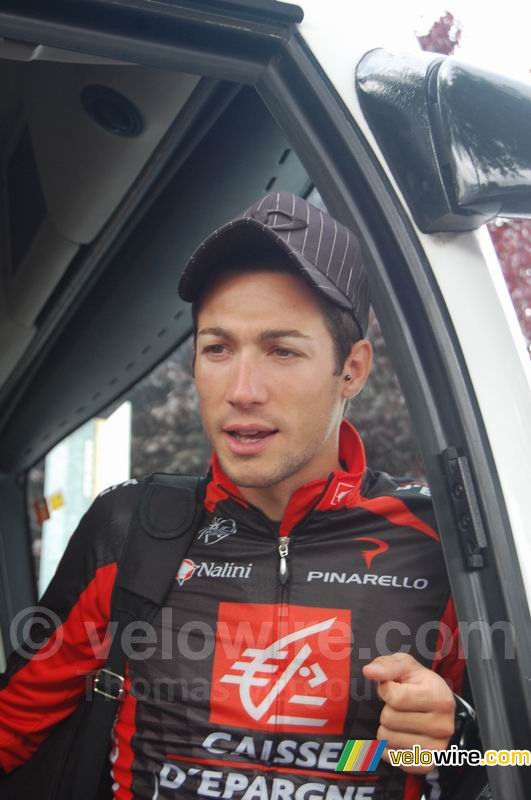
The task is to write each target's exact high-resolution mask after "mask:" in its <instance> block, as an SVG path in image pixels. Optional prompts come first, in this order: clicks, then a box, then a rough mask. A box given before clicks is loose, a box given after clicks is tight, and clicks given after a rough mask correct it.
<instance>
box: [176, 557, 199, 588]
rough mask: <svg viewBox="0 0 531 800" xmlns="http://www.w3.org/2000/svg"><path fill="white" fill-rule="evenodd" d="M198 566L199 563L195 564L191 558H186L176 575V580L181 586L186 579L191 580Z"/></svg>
mask: <svg viewBox="0 0 531 800" xmlns="http://www.w3.org/2000/svg"><path fill="white" fill-rule="evenodd" d="M198 568H199V564H194V562H193V561H192V559H191V558H185V559H184V561H183V562H182V564H181V566H180V567H179V571H178V572H177V575H176V576H175V580H176V581H177V583H178V584H179V586H182V585H183V583H184V582H185V581H189V580H190V578H193V576H194V573H195V571H196V569H198Z"/></svg>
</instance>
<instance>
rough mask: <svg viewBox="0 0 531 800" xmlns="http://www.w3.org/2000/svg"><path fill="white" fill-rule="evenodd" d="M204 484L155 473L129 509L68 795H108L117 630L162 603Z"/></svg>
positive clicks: (121, 665)
mask: <svg viewBox="0 0 531 800" xmlns="http://www.w3.org/2000/svg"><path fill="white" fill-rule="evenodd" d="M205 486H206V479H205V478H199V477H196V476H192V475H170V474H164V473H155V474H153V475H151V476H150V477H149V478H148V479H147V481H146V483H145V486H144V487H143V492H142V494H141V497H140V500H139V502H138V504H137V506H136V508H133V509H131V516H130V523H129V532H128V535H127V540H126V542H125V544H124V549H123V551H122V555H121V558H120V563H119V565H118V573H117V576H116V581H115V586H114V591H113V596H112V602H111V616H112V620H113V621H114V622H115V623H118V624H117V628H116V631H115V633H114V636H113V640H112V644H111V648H110V651H109V655H108V658H107V661H106V663H105V667H104V668H102V669H100V670H99V671H98V674H97V680H96V683H95V687H94V692H93V695H92V702H91V706H92V707H91V710H90V714H89V716H88V722H87V723H86V724H85V725H84V730H83V731H82V733H81V736H80V738H79V740H78V741H77V742H76V744H75V750H76V752H75V753H72V756H73V759H74V763H75V774H74V777H73V781H74V782H73V783H70V784H69V789H68V791H69V797H70V798H72V797H75V798H76V800H96V798H98V799H99V798H103V797H106V796H108V797H109V798H110V797H111V795H110V794H108V792H109V791H110V782H109V781H108V777H107V773H108V772H109V770H110V766H109V764H108V755H109V747H110V734H111V729H112V725H113V722H114V718H115V716H116V712H117V709H118V704H119V702H120V700H121V699H122V698H123V692H122V686H123V676H124V671H125V653H124V651H123V649H122V646H121V640H122V632H123V630H124V628H125V626H126V625H127V624H129V623H130V622H132V621H142V622H151V620H152V619H153V618H154V616H155V614H156V613H157V611H158V610H159V609H160V608H161V606H162V605H163V603H164V600H165V598H166V596H167V594H168V592H169V590H170V588H171V585H172V582H173V580H174V579H175V575H176V574H177V571H178V569H179V567H180V565H181V562H182V560H183V558H184V556H185V554H186V551H187V550H188V547H189V545H190V542H191V540H192V538H193V536H194V534H195V532H196V531H197V529H198V527H199V524H200V520H201V517H202V513H203V496H204V491H205ZM122 518H123V517H122ZM100 779H101V783H100ZM102 787H103V788H102ZM61 800H62V798H61ZM65 800H66V796H65Z"/></svg>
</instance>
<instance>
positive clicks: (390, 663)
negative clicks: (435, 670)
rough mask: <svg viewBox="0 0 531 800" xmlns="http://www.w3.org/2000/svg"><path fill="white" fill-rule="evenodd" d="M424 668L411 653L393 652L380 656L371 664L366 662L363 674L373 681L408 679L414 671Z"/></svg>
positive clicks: (400, 680)
mask: <svg viewBox="0 0 531 800" xmlns="http://www.w3.org/2000/svg"><path fill="white" fill-rule="evenodd" d="M419 669H423V667H422V664H419V662H418V661H415V659H414V658H413V656H410V655H409V653H392V654H391V655H390V656H378V657H377V658H375V659H374V660H373V661H371V662H370V664H365V666H364V667H363V674H364V675H365V677H366V678H368V679H369V680H371V681H397V682H399V683H400V682H402V681H406V680H407V679H408V678H409V677H410V676H411V675H412V674H413V673H414V672H417V671H418V670H419Z"/></svg>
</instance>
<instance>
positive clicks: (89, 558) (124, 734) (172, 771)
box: [0, 422, 464, 800]
mask: <svg viewBox="0 0 531 800" xmlns="http://www.w3.org/2000/svg"><path fill="white" fill-rule="evenodd" d="M339 456H340V462H341V464H342V465H343V466H344V469H343V470H340V471H336V472H334V473H332V474H331V475H330V476H329V477H328V479H327V480H323V481H314V482H312V483H309V484H307V485H305V486H303V487H301V488H299V489H298V490H297V491H295V492H294V494H293V495H292V497H291V499H290V501H289V504H288V507H287V509H286V512H285V514H284V517H283V519H282V520H281V522H280V523H274V522H272V521H270V520H269V519H268V518H267V517H266V516H265V515H264V514H263V513H262V512H261V511H259V510H258V509H257V508H255V507H252V506H250V505H249V504H248V503H246V502H245V500H244V499H243V497H242V496H241V494H240V492H239V491H238V489H237V487H236V486H235V485H234V484H232V483H231V482H230V481H229V480H228V479H227V477H226V476H225V475H224V474H223V471H222V469H221V467H220V465H219V463H218V460H217V458H216V456H215V454H214V456H213V461H212V468H211V473H210V480H209V483H208V487H207V493H206V498H205V501H204V502H205V513H204V519H203V520H202V523H201V526H200V528H199V530H198V532H197V534H196V536H195V539H194V541H193V543H192V545H191V547H190V549H189V551H188V553H187V556H186V558H185V559H184V561H183V562H182V565H181V567H180V568H179V570H178V573H177V575H176V576H175V581H174V584H173V586H172V587H171V589H170V592H169V595H168V598H167V601H166V604H165V607H164V608H163V609H162V610H161V611H160V613H159V614H158V615H157V617H156V618H155V620H154V622H153V626H152V628H151V629H149V630H148V631H147V632H146V633H145V634H144V638H143V639H142V636H141V635H140V633H141V632H139V631H136V634H137V637H138V641H137V643H136V644H135V645H134V650H133V652H131V653H130V654H129V656H128V660H127V672H126V683H125V690H126V695H125V700H124V701H123V702H122V703H121V705H120V710H119V713H118V715H117V719H116V722H115V725H114V729H113V748H112V752H111V754H110V760H111V769H112V776H113V780H114V795H115V798H117V800H130V798H145V799H146V800H148V798H149V800H176V798H179V800H181V798H184V800H187V799H188V798H192V797H206V798H224V800H322V799H323V800H363V799H364V798H372V799H373V800H381V799H382V798H387V800H398V798H400V799H401V800H404V799H406V800H413V798H419V797H420V795H421V786H422V779H421V778H419V777H416V776H411V775H406V773H404V772H403V771H401V770H400V769H398V768H394V767H391V766H389V765H388V764H386V763H385V762H383V761H380V763H379V765H378V767H377V769H376V771H375V772H358V773H348V772H335V767H336V766H337V764H338V761H339V758H340V756H341V753H342V751H343V749H344V747H345V745H346V743H347V741H348V740H349V739H365V740H367V739H375V738H376V734H377V730H378V725H379V716H380V713H381V709H382V705H383V704H382V702H381V701H380V700H379V698H378V696H377V693H376V686H375V684H374V683H373V682H371V681H367V680H366V679H365V678H364V677H363V675H362V672H361V669H362V666H363V665H364V664H367V663H368V662H369V661H371V660H372V659H373V658H374V657H376V656H377V655H382V654H388V653H392V652H397V651H399V650H401V649H403V650H404V649H405V650H407V651H408V652H410V653H411V654H412V655H413V656H414V657H415V658H416V659H417V660H418V661H420V663H422V664H423V665H425V666H427V667H429V668H433V669H436V670H437V671H439V672H440V674H442V675H443V676H444V677H445V678H446V680H447V681H448V682H449V683H450V685H451V687H452V688H453V689H454V690H455V691H456V692H459V691H460V688H461V680H462V676H463V667H464V661H463V660H462V659H461V658H459V656H458V643H457V622H456V618H455V613H454V609H453V604H452V601H451V598H450V595H449V588H448V583H447V577H446V570H445V565H444V561H443V557H442V553H441V547H440V542H439V537H438V535H437V533H436V531H435V527H434V517H433V511H432V506H431V501H430V496H429V490H428V489H427V487H425V486H422V485H421V484H419V483H415V482H411V481H399V480H397V479H393V478H391V477H390V476H389V475H387V474H386V473H382V472H380V473H377V472H373V471H371V470H370V469H368V468H367V467H366V464H365V455H364V449H363V445H362V443H361V440H360V438H359V436H358V434H357V432H356V431H355V429H354V428H353V427H352V426H350V425H349V424H348V423H346V422H344V423H343V424H342V427H341V436H340V452H339ZM141 489H142V486H141V484H138V483H136V482H129V483H128V484H124V485H121V486H119V487H116V488H115V489H114V491H113V490H107V491H106V492H104V493H103V494H102V495H100V497H99V498H97V499H96V500H95V502H94V503H93V504H92V506H91V508H90V509H89V511H88V512H87V513H86V514H85V516H84V517H83V519H82V521H81V523H80V525H79V527H78V529H77V531H76V532H75V534H74V535H73V537H72V538H71V540H70V542H69V545H68V547H67V550H66V552H65V555H64V557H63V559H62V561H61V563H60V565H59V567H58V570H57V573H56V576H55V577H54V579H53V581H52V583H51V584H50V587H49V589H48V590H47V592H46V593H45V595H44V597H43V598H42V601H41V603H40V605H41V606H43V607H46V608H49V609H51V610H52V611H53V612H54V613H55V614H56V615H57V616H58V618H59V621H60V624H59V625H58V626H57V628H56V630H55V632H54V634H53V636H52V637H51V638H50V639H49V641H48V642H47V643H46V645H45V646H44V647H43V648H42V649H41V650H40V651H39V658H38V659H37V658H35V657H33V658H31V657H25V658H24V657H22V656H20V655H16V654H15V655H13V656H12V657H11V658H10V661H9V666H8V671H7V673H6V674H5V676H4V677H3V678H2V684H1V686H2V688H1V690H0V720H2V723H1V729H0V766H1V767H2V769H4V770H6V771H9V770H11V769H13V768H14V767H15V766H17V765H19V764H21V763H23V762H24V761H25V760H26V759H27V758H28V757H29V755H30V754H31V753H32V752H33V750H35V748H36V747H37V746H38V744H39V743H40V742H41V741H43V739H44V738H46V736H47V734H48V733H49V731H50V729H51V728H52V727H53V725H54V724H55V723H56V722H57V721H59V720H60V719H62V718H64V717H65V716H66V715H67V714H68V713H70V712H71V711H72V710H73V709H74V708H75V707H76V704H77V703H78V701H79V699H80V698H81V697H82V696H83V694H84V692H85V684H86V675H87V673H89V672H91V671H93V670H95V669H96V668H98V667H99V666H101V664H102V663H103V661H104V658H103V653H104V647H105V645H106V644H108V636H109V635H110V632H109V631H108V630H107V626H108V623H109V615H110V596H111V590H112V586H113V581H114V578H115V575H116V570H117V560H118V558H119V555H120V551H121V547H122V544H123V532H122V533H121V534H118V533H117V532H116V530H115V526H112V525H111V524H110V522H111V520H112V515H113V503H114V498H115V497H116V496H117V493H121V494H122V496H123V495H124V493H127V494H128V495H130V498H131V503H136V502H137V500H138V497H139V493H140V491H141ZM106 633H107V640H106V638H105V637H106ZM140 639H142V641H140ZM45 654H46V655H47V658H43V656H44V655H45Z"/></svg>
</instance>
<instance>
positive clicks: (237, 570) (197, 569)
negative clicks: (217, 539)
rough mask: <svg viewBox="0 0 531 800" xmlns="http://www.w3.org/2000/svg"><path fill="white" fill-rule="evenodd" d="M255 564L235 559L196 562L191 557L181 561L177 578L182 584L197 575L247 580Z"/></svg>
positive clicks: (200, 576)
mask: <svg viewBox="0 0 531 800" xmlns="http://www.w3.org/2000/svg"><path fill="white" fill-rule="evenodd" d="M252 567H253V564H252V562H251V563H249V564H236V563H235V562H234V561H224V562H223V563H222V564H218V563H216V562H215V561H201V563H200V564H196V563H195V561H192V559H191V558H185V559H184V561H183V562H182V563H181V566H180V567H179V570H178V572H177V575H176V576H175V580H176V581H177V583H178V584H179V586H182V585H183V583H185V581H189V580H190V579H191V578H193V577H194V575H195V576H197V577H198V578H243V579H244V580H247V579H248V578H249V577H250V575H251V570H252Z"/></svg>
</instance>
